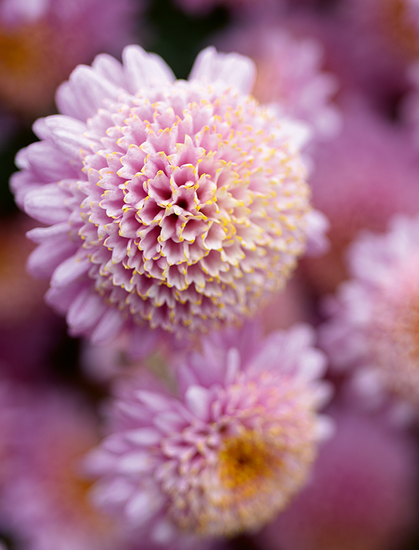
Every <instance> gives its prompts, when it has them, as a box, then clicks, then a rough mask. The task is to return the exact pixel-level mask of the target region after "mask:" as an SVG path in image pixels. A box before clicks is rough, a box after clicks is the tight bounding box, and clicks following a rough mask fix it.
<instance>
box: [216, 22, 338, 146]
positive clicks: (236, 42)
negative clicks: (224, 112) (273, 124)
mask: <svg viewBox="0 0 419 550" xmlns="http://www.w3.org/2000/svg"><path fill="white" fill-rule="evenodd" d="M221 44H222V46H223V48H226V47H227V48H228V49H230V48H231V49H233V50H235V51H238V52H240V53H242V54H245V55H248V56H250V57H252V58H253V59H254V61H255V63H256V67H257V77H256V83H255V88H254V90H253V94H254V96H255V97H256V98H257V99H258V100H259V101H261V102H262V103H271V102H276V103H278V105H279V108H280V110H281V112H282V113H283V114H285V115H287V116H292V117H295V118H298V119H301V120H304V121H306V122H307V123H308V124H310V126H311V127H312V128H313V130H314V132H315V134H316V136H318V137H323V138H326V137H331V136H334V135H335V134H336V133H337V132H338V130H339V127H340V114H339V111H338V109H337V107H336V106H335V105H333V103H332V97H333V95H334V94H335V93H336V91H337V89H338V82H337V79H336V78H335V77H334V76H333V75H332V74H329V73H326V72H324V71H322V61H323V51H322V47H321V44H320V43H319V42H318V41H317V40H315V39H311V38H310V39H309V38H297V37H295V36H293V35H292V34H291V32H289V31H287V30H286V29H284V28H282V27H280V26H278V25H272V24H271V25H268V24H266V21H265V22H262V23H260V24H258V25H254V24H253V25H246V26H245V27H243V28H238V29H237V30H235V31H234V30H233V31H232V29H230V30H229V31H228V33H227V34H226V37H225V38H224V39H221Z"/></svg>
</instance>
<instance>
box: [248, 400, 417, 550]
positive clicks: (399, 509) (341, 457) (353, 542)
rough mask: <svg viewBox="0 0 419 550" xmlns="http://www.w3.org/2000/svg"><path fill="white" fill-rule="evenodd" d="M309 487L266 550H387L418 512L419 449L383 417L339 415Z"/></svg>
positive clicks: (265, 541)
mask: <svg viewBox="0 0 419 550" xmlns="http://www.w3.org/2000/svg"><path fill="white" fill-rule="evenodd" d="M333 416H334V419H335V420H336V434H335V436H334V437H333V438H332V439H331V440H330V441H327V442H326V443H325V444H324V446H322V448H321V449H320V452H319V457H318V459H317V462H316V464H315V465H314V471H313V474H312V477H311V480H310V482H309V484H308V485H307V487H306V488H305V489H303V491H302V492H301V493H300V494H299V495H298V496H297V497H296V499H295V500H294V502H293V503H292V504H291V505H290V506H289V508H288V509H287V510H286V511H285V512H284V513H283V514H281V515H280V516H279V517H278V519H277V520H275V521H274V522H273V523H272V524H271V525H269V526H268V527H267V528H266V529H265V530H264V531H263V532H262V534H261V535H260V537H259V538H258V542H259V543H261V548H264V549H265V550H337V549H339V550H343V549H344V550H383V549H388V548H402V547H404V546H403V544H402V541H403V540H404V539H405V538H406V535H408V533H409V528H410V529H411V528H412V527H413V522H414V520H415V517H416V514H417V503H416V495H415V490H414V488H415V487H416V482H417V475H416V474H417V472H416V464H417V449H416V448H415V446H414V443H413V441H412V439H411V438H409V437H408V436H407V435H405V434H403V433H400V432H397V431H395V430H392V429H390V428H389V427H388V426H386V424H385V422H383V420H382V418H378V417H368V416H362V415H358V414H356V413H355V414H354V413H353V412H352V411H349V410H338V411H337V412H335V414H334V415H333Z"/></svg>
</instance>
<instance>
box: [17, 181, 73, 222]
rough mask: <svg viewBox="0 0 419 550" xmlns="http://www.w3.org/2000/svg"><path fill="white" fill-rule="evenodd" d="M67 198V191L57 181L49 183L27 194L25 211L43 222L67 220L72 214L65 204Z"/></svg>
mask: <svg viewBox="0 0 419 550" xmlns="http://www.w3.org/2000/svg"><path fill="white" fill-rule="evenodd" d="M67 198H68V195H67V193H65V191H63V190H62V189H61V188H60V187H58V185H57V184H56V183H48V184H47V185H44V186H43V187H41V188H39V189H35V190H33V191H29V193H28V194H27V195H26V196H25V199H24V208H25V212H26V213H27V214H29V216H31V217H32V218H35V220H38V221H40V222H42V223H47V224H55V223H60V222H65V221H66V220H68V217H69V214H70V212H69V210H68V209H67V207H66V206H65V201H66V199H67Z"/></svg>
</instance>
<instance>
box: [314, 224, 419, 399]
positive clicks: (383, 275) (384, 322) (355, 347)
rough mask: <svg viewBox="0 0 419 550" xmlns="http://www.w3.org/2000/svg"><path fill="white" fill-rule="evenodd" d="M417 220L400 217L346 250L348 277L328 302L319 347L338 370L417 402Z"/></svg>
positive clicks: (418, 371) (418, 290) (418, 309)
mask: <svg viewBox="0 0 419 550" xmlns="http://www.w3.org/2000/svg"><path fill="white" fill-rule="evenodd" d="M418 268H419V218H418V217H415V218H411V219H410V218H408V217H403V216H399V217H396V218H394V219H393V220H392V222H391V224H390V229H389V231H388V232H387V233H385V234H373V233H367V232H365V233H364V234H361V235H360V236H359V238H358V239H357V240H356V241H355V242H354V243H353V245H352V246H351V247H350V250H349V269H350V273H351V275H352V279H351V280H349V281H347V282H345V283H342V285H341V286H340V287H339V289H338V292H337V297H336V299H335V300H332V299H331V300H330V302H329V304H328V310H329V312H330V313H331V318H330V320H329V321H328V322H327V323H326V324H325V325H324V326H323V328H322V331H321V336H322V338H321V343H322V346H323V347H324V348H325V349H326V350H327V351H328V353H329V354H330V357H331V361H332V363H333V364H334V365H335V366H336V367H339V368H342V369H344V368H349V367H353V368H355V367H356V368H357V369H361V371H362V372H370V373H371V374H372V375H374V377H375V379H376V380H377V383H380V384H382V385H383V386H384V387H385V388H386V389H387V390H390V391H391V392H394V393H395V394H397V395H398V396H400V397H402V398H403V399H405V400H407V401H409V402H411V403H413V404H414V405H417V404H418V403H419V339H418V333H419V332H418V331H419V283H418V277H417V273H418Z"/></svg>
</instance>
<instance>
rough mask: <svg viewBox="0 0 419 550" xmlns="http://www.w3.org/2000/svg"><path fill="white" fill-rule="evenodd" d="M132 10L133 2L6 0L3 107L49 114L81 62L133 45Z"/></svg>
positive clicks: (0, 60) (0, 39) (1, 43)
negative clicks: (62, 86) (56, 94)
mask: <svg viewBox="0 0 419 550" xmlns="http://www.w3.org/2000/svg"><path fill="white" fill-rule="evenodd" d="M136 4H137V6H138V7H139V6H141V0H140V1H139V2H137V3H136ZM134 9H135V4H134V1H133V0H118V2H114V1H113V0H84V1H83V2H75V1H72V2H67V1H65V0H31V1H30V2H28V1H26V0H23V1H22V0H2V2H0V100H1V102H2V104H3V106H4V107H5V108H6V109H8V110H10V111H14V112H16V113H18V114H20V115H26V116H29V117H33V116H34V115H39V114H42V113H44V112H46V111H48V110H51V109H52V104H53V97H54V92H55V89H56V88H57V86H58V85H59V84H60V82H62V81H63V80H64V79H65V78H68V75H69V74H70V72H71V71H72V70H73V69H74V67H75V66H76V65H77V64H79V63H90V61H91V60H92V58H93V57H94V56H95V55H96V54H97V53H100V52H109V53H118V52H119V51H120V50H121V48H122V47H123V46H125V45H126V44H127V43H129V42H130V41H131V38H132V34H133V17H132V16H133V14H134ZM137 11H138V8H137Z"/></svg>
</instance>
